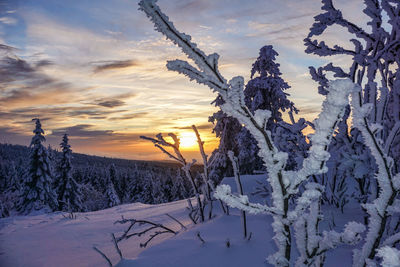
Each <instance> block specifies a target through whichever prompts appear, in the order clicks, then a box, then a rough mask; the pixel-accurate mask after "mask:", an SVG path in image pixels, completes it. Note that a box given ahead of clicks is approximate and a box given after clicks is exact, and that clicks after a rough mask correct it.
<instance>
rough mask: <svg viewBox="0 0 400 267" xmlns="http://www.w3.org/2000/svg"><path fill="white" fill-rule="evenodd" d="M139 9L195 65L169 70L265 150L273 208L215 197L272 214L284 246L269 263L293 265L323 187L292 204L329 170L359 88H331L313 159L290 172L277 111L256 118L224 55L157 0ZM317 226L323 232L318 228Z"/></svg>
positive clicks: (226, 193)
mask: <svg viewBox="0 0 400 267" xmlns="http://www.w3.org/2000/svg"><path fill="white" fill-rule="evenodd" d="M139 5H140V9H141V10H143V11H144V12H145V13H146V15H147V16H148V17H149V18H150V20H151V21H152V22H153V23H154V25H155V29H156V30H157V31H160V32H161V33H162V34H164V35H165V36H166V37H167V38H168V39H170V40H171V41H172V42H173V43H175V44H176V45H178V46H179V47H180V48H181V49H182V51H183V53H185V54H186V55H187V56H188V58H190V59H191V60H192V61H193V64H190V63H189V62H187V61H183V60H173V61H169V62H168V63H167V68H168V69H169V70H173V71H177V72H179V73H181V74H184V75H186V76H188V77H189V79H191V80H195V81H197V82H198V83H200V84H204V85H207V86H208V87H210V88H211V89H212V90H213V91H216V92H217V93H218V94H219V95H220V96H221V98H222V100H223V101H224V104H223V105H221V106H220V107H221V110H222V111H223V112H224V113H225V114H227V115H229V116H232V117H234V118H236V119H237V120H238V121H239V123H240V124H243V125H245V127H246V128H247V129H248V130H249V132H250V133H251V134H252V135H253V137H254V138H255V140H256V141H257V145H258V147H259V152H258V155H259V157H260V158H261V159H262V160H263V164H264V166H265V167H266V169H267V173H268V181H269V183H270V185H271V188H272V190H273V191H272V196H271V197H272V205H271V206H267V205H261V204H254V203H249V200H248V197H247V196H244V195H240V196H236V195H233V194H232V193H231V189H230V187H229V186H227V185H221V186H218V187H217V189H216V192H215V194H214V196H215V197H217V198H219V199H221V200H223V201H225V202H226V203H227V204H228V205H230V206H231V207H236V208H239V209H241V210H243V211H246V212H249V213H253V214H254V213H268V214H271V215H272V217H273V219H274V222H273V224H272V227H273V230H274V232H275V236H274V240H275V243H276V245H277V247H278V252H277V253H276V254H274V255H271V256H270V257H269V258H268V260H269V262H270V263H272V264H274V265H276V266H289V265H290V262H291V250H292V229H293V224H294V223H295V222H296V221H298V219H299V218H300V217H301V216H304V213H305V212H306V211H307V209H308V208H310V207H311V206H312V204H313V203H315V202H316V201H318V200H319V199H320V197H321V192H320V190H318V188H315V187H308V188H307V187H306V188H307V189H306V190H305V191H304V192H303V193H302V194H301V197H300V198H299V199H301V201H297V202H296V205H294V206H292V205H290V204H291V202H292V201H294V199H293V198H294V196H296V195H297V194H298V193H299V187H300V186H301V185H303V184H306V181H307V180H308V179H309V177H310V176H312V175H316V174H320V173H323V172H326V171H327V168H326V166H325V162H326V161H327V160H328V159H329V156H330V155H329V153H328V152H327V151H326V149H327V147H328V145H329V143H330V140H331V139H332V135H333V132H334V130H335V128H336V127H337V124H338V122H339V121H340V120H341V119H342V116H343V114H344V111H345V108H346V106H347V105H348V97H349V94H350V93H353V92H357V91H358V90H359V88H358V87H357V86H355V85H354V84H353V83H352V82H351V81H349V80H348V79H343V80H336V81H332V82H330V83H329V88H328V94H327V96H326V99H325V100H324V102H323V106H322V112H321V113H320V114H319V117H318V119H317V120H316V121H315V122H314V127H315V133H314V135H313V136H312V137H311V143H312V146H311V147H310V149H309V155H308V157H307V158H306V159H304V160H303V163H302V166H301V167H299V170H297V171H293V170H286V169H285V167H286V164H287V161H288V154H287V153H285V152H282V151H279V150H278V149H277V147H276V146H275V145H274V143H273V141H272V139H271V132H270V131H268V130H267V129H266V127H267V124H268V121H269V119H270V118H271V114H272V112H271V111H269V110H264V109H257V110H255V111H254V113H253V112H251V111H250V110H249V108H248V107H247V106H246V103H245V96H244V79H243V77H234V78H232V79H231V80H230V81H229V82H228V81H227V80H226V79H225V78H224V77H223V76H222V75H221V74H220V72H219V70H218V58H219V56H218V55H217V54H215V53H214V54H210V55H206V54H205V53H204V52H203V51H202V50H200V49H199V48H198V47H197V45H196V44H195V43H193V42H192V41H191V37H190V36H189V35H187V34H183V33H181V32H179V31H178V30H177V29H176V28H175V26H174V25H173V23H172V22H171V21H170V20H169V18H168V17H167V16H166V15H165V14H164V13H162V11H161V10H160V8H159V7H158V6H157V4H156V1H155V0H148V1H144V0H142V1H140V3H139ZM308 214H309V216H317V215H316V214H319V212H317V213H315V212H308ZM310 219H311V218H310ZM315 221H318V220H314V222H315ZM355 225H357V227H351V229H347V228H346V229H345V232H344V233H343V235H345V236H346V237H349V238H348V239H343V238H338V241H339V243H352V242H355V241H357V239H358V238H359V234H360V232H361V231H362V230H363V225H359V224H355ZM314 226H315V227H318V225H316V224H315V225H313V227H314ZM349 232H350V233H349ZM347 233H349V234H347ZM333 234H335V235H336V236H340V235H341V234H340V233H336V232H332V235H333ZM313 237H314V238H313V240H310V241H311V242H314V243H315V242H318V244H320V245H319V247H327V248H332V247H333V246H329V244H327V243H326V242H323V240H321V242H319V240H318V239H317V238H318V235H314V236H313ZM325 251H326V250H323V251H321V253H325ZM319 256H320V255H316V254H315V255H310V257H309V258H308V259H310V260H311V261H312V260H313V259H314V258H315V257H319ZM307 257H308V255H307Z"/></svg>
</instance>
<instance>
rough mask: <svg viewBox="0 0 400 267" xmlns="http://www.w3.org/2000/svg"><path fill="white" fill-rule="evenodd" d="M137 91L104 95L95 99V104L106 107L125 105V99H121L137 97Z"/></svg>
mask: <svg viewBox="0 0 400 267" xmlns="http://www.w3.org/2000/svg"><path fill="white" fill-rule="evenodd" d="M135 96H136V94H135V93H126V94H119V95H114V96H110V97H103V98H99V99H96V100H95V101H94V103H93V104H94V105H98V106H102V107H106V108H115V107H120V106H123V105H125V101H123V100H121V99H124V100H127V99H129V98H132V97H135Z"/></svg>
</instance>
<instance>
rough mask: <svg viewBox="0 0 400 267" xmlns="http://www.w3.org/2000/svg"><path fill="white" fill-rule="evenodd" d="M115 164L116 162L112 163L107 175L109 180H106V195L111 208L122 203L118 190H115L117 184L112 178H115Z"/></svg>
mask: <svg viewBox="0 0 400 267" xmlns="http://www.w3.org/2000/svg"><path fill="white" fill-rule="evenodd" d="M115 173H116V170H115V166H114V164H111V166H110V169H109V173H108V175H107V181H106V196H107V199H108V203H107V206H108V207H109V208H111V207H114V206H117V205H119V204H121V201H120V199H119V197H118V194H117V192H116V191H115V186H114V182H113V179H112V178H115Z"/></svg>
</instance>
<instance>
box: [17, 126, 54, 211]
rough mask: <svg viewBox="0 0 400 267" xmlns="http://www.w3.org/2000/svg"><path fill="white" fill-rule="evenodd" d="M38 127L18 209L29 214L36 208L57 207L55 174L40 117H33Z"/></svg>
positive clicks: (33, 139) (52, 208) (31, 146)
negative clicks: (53, 186)
mask: <svg viewBox="0 0 400 267" xmlns="http://www.w3.org/2000/svg"><path fill="white" fill-rule="evenodd" d="M32 121H35V123H36V127H35V130H33V133H34V134H35V135H34V136H33V137H32V141H31V144H30V148H31V151H30V167H29V172H28V174H27V176H26V177H24V179H23V181H22V190H21V196H20V202H19V203H18V211H19V212H21V213H23V214H28V213H30V212H32V211H35V210H41V209H43V210H45V211H53V210H55V209H56V208H57V198H56V194H55V192H54V191H53V189H52V182H53V175H52V173H51V167H50V166H51V164H50V160H49V155H48V150H47V149H46V148H45V147H44V146H43V144H42V143H43V142H44V141H45V140H46V139H45V137H44V136H43V134H44V131H43V129H42V125H41V124H40V120H39V119H33V120H32Z"/></svg>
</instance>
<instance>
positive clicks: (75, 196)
mask: <svg viewBox="0 0 400 267" xmlns="http://www.w3.org/2000/svg"><path fill="white" fill-rule="evenodd" d="M60 147H61V150H62V158H61V160H60V162H59V165H58V171H59V175H58V179H57V187H56V188H57V193H58V208H59V210H63V211H68V212H72V211H81V210H82V201H81V197H82V193H81V187H80V185H79V184H78V183H77V182H76V181H75V179H74V178H73V176H72V163H71V159H72V150H71V146H70V145H69V144H68V135H67V134H64V136H63V140H62V142H61V143H60Z"/></svg>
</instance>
